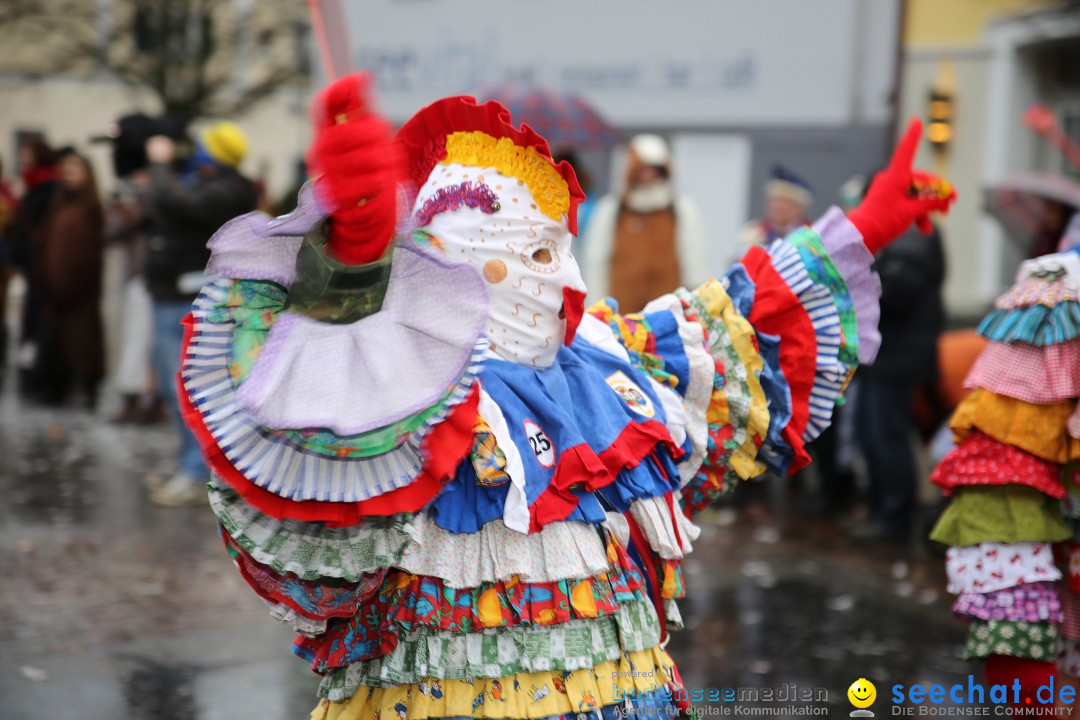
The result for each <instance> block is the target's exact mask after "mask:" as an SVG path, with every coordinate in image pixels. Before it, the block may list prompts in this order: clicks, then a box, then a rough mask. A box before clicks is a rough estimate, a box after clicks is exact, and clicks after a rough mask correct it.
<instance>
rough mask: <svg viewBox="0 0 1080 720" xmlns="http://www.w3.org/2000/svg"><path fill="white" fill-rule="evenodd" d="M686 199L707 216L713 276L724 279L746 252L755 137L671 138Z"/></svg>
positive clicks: (704, 221)
mask: <svg viewBox="0 0 1080 720" xmlns="http://www.w3.org/2000/svg"><path fill="white" fill-rule="evenodd" d="M671 150H672V154H673V156H674V158H673V162H672V165H673V167H674V175H675V181H676V184H677V189H678V191H679V194H680V195H686V196H688V197H690V198H691V199H693V200H694V202H695V203H696V204H697V206H698V210H699V211H700V212H701V221H702V226H703V228H704V230H705V238H706V242H707V244H708V262H709V271H708V273H707V274H708V275H719V274H721V273H723V272H724V270H726V269H727V268H728V267H730V265H731V263H732V261H733V260H735V259H737V258H738V257H740V256H741V255H742V254H743V252H745V251H746V248H745V247H742V246H741V245H740V244H739V241H738V234H739V228H740V227H741V226H742V225H743V223H745V222H746V221H747V220H748V218H747V217H746V208H747V204H748V199H749V198H748V197H747V193H748V191H749V184H748V183H747V178H748V177H749V176H750V154H751V145H750V139H749V138H747V137H746V136H744V135H736V134H725V133H695V134H681V135H675V136H673V137H672V138H671Z"/></svg>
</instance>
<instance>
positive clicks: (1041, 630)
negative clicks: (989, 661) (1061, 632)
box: [964, 620, 1058, 661]
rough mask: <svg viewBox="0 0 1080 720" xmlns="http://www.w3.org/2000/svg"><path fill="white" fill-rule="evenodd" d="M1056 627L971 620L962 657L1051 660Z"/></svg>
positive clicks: (1054, 645)
mask: <svg viewBox="0 0 1080 720" xmlns="http://www.w3.org/2000/svg"><path fill="white" fill-rule="evenodd" d="M1057 646H1058V628H1057V625H1056V624H1055V623H1030V622H1008V621H998V620H972V621H971V626H970V627H969V628H968V636H967V643H966V644H965V646H964V657H965V658H966V659H968V660H977V659H982V658H985V657H987V656H988V655H1010V656H1012V657H1022V658H1031V659H1032V660H1047V661H1050V660H1053V659H1054V658H1056V657H1057V651H1058V647H1057Z"/></svg>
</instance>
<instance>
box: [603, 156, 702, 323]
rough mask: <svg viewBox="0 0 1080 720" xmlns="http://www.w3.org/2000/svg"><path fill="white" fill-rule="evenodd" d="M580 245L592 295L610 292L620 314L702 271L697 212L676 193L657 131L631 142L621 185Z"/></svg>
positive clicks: (668, 159)
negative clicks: (582, 249) (655, 133)
mask: <svg viewBox="0 0 1080 720" xmlns="http://www.w3.org/2000/svg"><path fill="white" fill-rule="evenodd" d="M584 250H585V252H584V256H583V257H584V270H585V282H586V283H587V285H588V287H589V291H590V297H591V298H593V299H599V298H603V297H605V296H609V295H610V296H611V297H614V298H615V300H616V301H617V302H618V303H619V309H620V310H621V311H622V312H624V313H627V312H637V311H639V310H641V309H642V308H643V307H644V306H645V303H647V302H648V301H650V300H652V299H653V298H656V297H659V296H661V295H663V294H664V293H667V292H671V291H672V290H674V289H676V288H677V287H679V286H680V285H688V286H693V285H696V284H697V283H698V282H700V281H702V280H704V279H705V278H706V277H707V276H708V273H709V268H708V262H707V258H706V252H705V237H704V233H703V231H702V227H701V217H700V215H699V213H698V210H697V206H696V205H695V204H694V203H693V201H692V200H690V199H689V198H687V197H681V196H678V195H676V193H675V185H674V182H673V180H672V163H671V150H670V149H669V148H668V145H667V143H666V142H664V140H663V139H662V138H660V137H658V136H656V135H638V136H637V137H635V138H634V139H633V140H631V141H630V150H629V154H628V158H627V168H626V177H625V183H624V189H623V191H622V193H621V194H618V195H616V194H611V195H607V196H605V197H604V198H602V199H601V200H600V201H599V202H598V203H597V205H596V209H595V210H594V211H593V212H592V216H591V218H590V219H589V225H588V230H587V231H586V233H585V242H584Z"/></svg>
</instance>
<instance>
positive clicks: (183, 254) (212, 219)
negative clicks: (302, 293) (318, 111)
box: [144, 122, 258, 506]
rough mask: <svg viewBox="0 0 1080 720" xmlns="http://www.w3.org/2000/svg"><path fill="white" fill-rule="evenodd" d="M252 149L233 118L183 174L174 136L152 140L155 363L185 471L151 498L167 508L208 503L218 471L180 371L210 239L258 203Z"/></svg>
mask: <svg viewBox="0 0 1080 720" xmlns="http://www.w3.org/2000/svg"><path fill="white" fill-rule="evenodd" d="M246 152H247V139H246V137H245V136H244V133H243V131H242V130H240V128H238V127H237V126H236V125H234V124H233V123H230V122H218V123H215V124H213V125H210V126H209V127H208V128H206V129H205V130H204V131H203V132H202V133H201V134H200V135H199V137H198V139H197V140H196V142H195V152H194V154H193V155H192V157H191V158H189V159H188V162H187V164H186V166H185V167H184V168H183V171H182V172H180V173H177V172H176V170H175V168H174V163H173V159H174V154H175V150H174V145H173V141H172V140H171V139H169V138H167V137H165V136H163V135H156V136H154V137H151V138H150V139H149V140H147V143H146V156H147V159H148V160H149V182H148V187H147V191H146V199H145V208H144V214H145V216H146V217H147V218H148V219H149V225H150V232H149V238H148V240H147V257H146V286H147V290H149V292H150V296H151V298H152V301H153V316H152V317H153V323H154V341H153V350H152V364H153V366H154V372H155V375H156V377H157V385H158V388H159V391H160V392H161V395H162V400H163V401H164V403H165V405H166V406H167V407H169V408H170V409H171V410H172V411H173V413H174V419H175V421H176V425H177V430H178V432H179V434H180V454H179V458H178V466H179V467H178V469H177V472H176V473H175V474H174V475H173V476H172V478H170V479H169V480H168V481H166V482H165V483H164V484H157V485H156V486H154V487H153V488H152V490H151V494H150V499H151V501H153V502H154V503H156V504H159V505H165V506H177V505H186V504H190V503H192V502H195V501H201V499H202V497H203V491H202V486H203V484H204V483H205V482H206V481H207V480H208V479H209V477H210V471H209V470H208V469H207V466H206V463H205V462H204V461H203V458H202V452H201V450H200V448H199V443H198V441H197V440H196V439H195V436H194V435H193V434H192V433H191V431H190V430H188V429H187V427H186V426H185V425H184V423H183V421H182V420H181V417H180V411H179V405H178V403H177V396H176V373H177V372H178V370H179V364H180V358H179V356H180V344H181V341H182V339H183V328H182V327H181V326H180V319H181V318H183V317H184V315H185V314H186V313H187V311H188V310H189V309H190V307H191V301H192V300H193V299H194V298H195V296H196V294H197V293H198V291H199V288H200V287H201V286H202V284H203V282H204V280H205V277H204V275H203V270H204V269H205V267H206V263H207V261H208V260H209V258H210V250H209V249H208V248H207V245H206V244H207V241H209V240H210V237H211V235H213V234H214V232H215V231H216V230H217V229H218V228H219V227H221V226H222V225H223V224H225V223H226V222H227V221H228V220H231V219H232V218H234V217H236V216H237V215H242V214H244V213H248V212H251V211H252V210H254V209H255V206H256V202H257V201H258V193H257V191H256V189H255V185H254V183H252V182H251V180H249V179H248V178H246V177H244V176H243V175H241V174H240V173H239V172H238V171H237V169H236V167H237V165H239V164H240V161H241V160H243V158H244V155H245V154H246Z"/></svg>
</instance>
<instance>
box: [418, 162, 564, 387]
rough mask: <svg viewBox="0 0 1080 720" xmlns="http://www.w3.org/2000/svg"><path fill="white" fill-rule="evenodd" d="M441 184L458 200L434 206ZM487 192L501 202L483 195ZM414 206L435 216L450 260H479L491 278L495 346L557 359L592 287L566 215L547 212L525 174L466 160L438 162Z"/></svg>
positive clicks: (519, 356)
mask: <svg viewBox="0 0 1080 720" xmlns="http://www.w3.org/2000/svg"><path fill="white" fill-rule="evenodd" d="M464 183H469V185H468V186H464V185H463V184H464ZM482 187H486V188H487V189H486V190H483V189H482ZM462 188H467V190H462ZM440 190H442V193H443V195H442V198H444V199H445V198H446V197H456V198H457V202H453V203H450V204H449V206H448V207H446V209H443V210H442V211H440V212H436V213H434V214H432V212H431V203H428V201H429V200H432V202H433V203H434V202H435V199H437V198H439V197H440V196H439V195H438V193H439V192H440ZM488 191H490V192H488ZM492 193H493V195H492ZM480 196H483V197H485V198H489V200H490V199H493V200H494V205H493V203H492V202H490V201H483V202H478V201H477V198H478V197H480ZM464 198H469V201H468V202H466V201H465V200H464ZM446 205H447V203H445V202H444V203H440V207H443V206H446ZM493 207H496V208H498V209H496V210H494V211H493ZM425 208H426V211H425ZM413 213H414V217H418V218H422V219H423V220H427V218H428V217H430V220H428V222H427V224H426V225H425V226H424V227H423V230H424V231H426V232H428V233H430V234H431V235H432V237H433V240H432V242H433V244H435V245H437V246H439V247H441V248H442V251H443V253H444V254H445V256H446V259H447V260H449V261H450V262H463V263H467V264H469V265H471V266H473V267H474V268H476V270H477V272H479V273H480V274H481V275H482V276H483V278H484V280H485V281H486V283H487V289H488V295H489V298H490V311H489V313H488V327H487V332H488V338H489V339H490V341H491V345H492V349H493V350H494V351H495V353H496V354H498V355H499V356H500V357H502V358H504V359H506V360H509V361H511V362H516V363H520V364H522V365H530V366H532V367H549V366H550V365H552V364H553V363H554V362H555V355H556V354H557V353H558V351H559V346H560V345H561V344H563V342H564V340H566V338H567V330H568V324H567V318H569V319H570V323H569V330H570V331H571V337H572V332H573V331H574V330H575V329H576V324H577V320H579V319H580V317H581V312H582V309H583V308H582V307H581V306H582V303H583V302H584V292H585V283H584V282H583V281H582V279H581V271H580V270H579V268H578V264H577V261H576V260H575V259H574V256H573V254H572V252H571V247H570V246H571V241H572V240H573V235H571V234H570V231H569V229H568V227H567V223H566V217H565V216H563V217H562V218H561V219H560V220H553V219H552V218H550V217H548V216H547V215H545V214H544V213H543V212H541V211H540V209H539V207H538V206H537V203H536V201H535V199H534V198H533V197H532V195H531V194H530V192H529V188H528V186H527V185H526V184H525V183H524V182H522V181H520V180H518V179H517V178H513V177H508V176H506V175H503V174H501V173H499V172H498V171H496V170H494V169H492V168H477V167H472V166H468V165H461V164H459V163H449V164H445V165H443V164H440V165H436V166H435V168H434V169H433V170H432V172H431V175H430V176H429V177H428V179H427V181H426V182H425V183H424V185H423V186H422V187H421V188H420V191H419V193H417V198H416V203H415V204H414V206H413ZM564 301H565V303H564Z"/></svg>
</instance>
